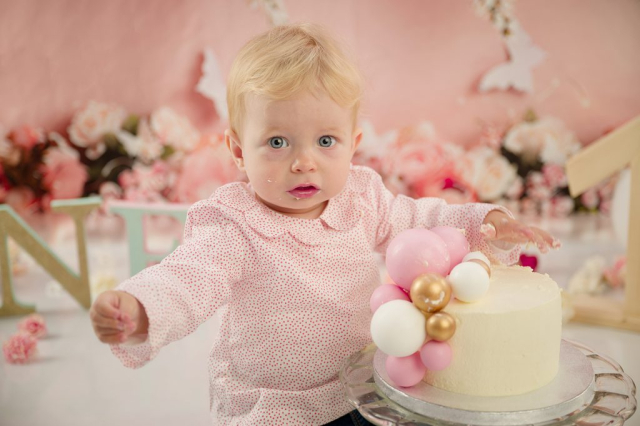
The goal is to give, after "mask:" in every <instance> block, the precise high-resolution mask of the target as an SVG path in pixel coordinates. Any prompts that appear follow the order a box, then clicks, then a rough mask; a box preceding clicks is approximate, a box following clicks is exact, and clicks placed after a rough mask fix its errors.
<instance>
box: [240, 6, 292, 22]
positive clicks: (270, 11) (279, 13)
mask: <svg viewBox="0 0 640 426" xmlns="http://www.w3.org/2000/svg"><path fill="white" fill-rule="evenodd" d="M248 3H249V7H250V8H251V9H255V8H256V7H257V6H258V4H260V5H261V6H262V8H263V9H264V11H265V12H266V14H267V16H268V17H269V21H270V22H271V25H273V26H277V25H284V24H287V23H288V22H289V15H288V14H287V11H286V10H285V7H284V1H283V0H248Z"/></svg>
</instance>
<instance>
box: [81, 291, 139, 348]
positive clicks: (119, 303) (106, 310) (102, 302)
mask: <svg viewBox="0 0 640 426" xmlns="http://www.w3.org/2000/svg"><path fill="white" fill-rule="evenodd" d="M89 316H90V317H91V324H92V325H93V330H94V331H95V333H96V336H98V339H100V341H101V342H103V343H110V344H117V343H123V342H125V341H126V340H127V339H128V338H129V337H130V336H132V335H134V334H146V333H147V329H148V327H149V320H148V319H147V313H146V312H145V310H144V307H143V306H142V304H141V303H140V302H139V301H138V299H136V298H135V297H134V296H132V295H130V294H129V293H126V292H124V291H117V290H108V291H105V292H104V293H102V294H100V295H99V296H98V297H97V298H96V300H95V301H94V302H93V305H92V306H91V311H90V312H89Z"/></svg>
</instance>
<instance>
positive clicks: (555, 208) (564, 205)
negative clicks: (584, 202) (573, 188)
mask: <svg viewBox="0 0 640 426" xmlns="http://www.w3.org/2000/svg"><path fill="white" fill-rule="evenodd" d="M574 207H575V203H574V202H573V198H571V197H565V196H557V197H553V199H552V212H553V216H554V217H567V216H569V215H570V214H571V212H573V208H574Z"/></svg>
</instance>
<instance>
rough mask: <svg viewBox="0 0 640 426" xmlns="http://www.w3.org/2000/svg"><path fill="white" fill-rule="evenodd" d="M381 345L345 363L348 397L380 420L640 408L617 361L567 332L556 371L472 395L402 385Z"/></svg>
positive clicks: (498, 419) (491, 419)
mask: <svg viewBox="0 0 640 426" xmlns="http://www.w3.org/2000/svg"><path fill="white" fill-rule="evenodd" d="M385 358H386V355H384V354H383V353H382V352H380V351H378V350H377V348H376V347H375V345H371V346H369V347H367V348H365V349H364V350H362V351H360V352H358V353H356V354H354V355H352V356H351V357H349V359H347V361H346V362H345V364H344V366H343V368H342V370H341V371H340V379H341V381H342V383H343V385H344V386H345V389H346V394H347V398H348V399H349V401H350V402H351V404H353V405H354V406H355V407H356V408H357V409H358V410H359V411H360V413H361V414H362V415H363V416H364V417H365V418H366V419H367V420H369V421H370V422H372V423H374V424H378V425H384V426H390V425H405V426H409V425H411V426H419V425H436V426H437V425H448V426H452V425H474V426H486V425H492V426H501V425H503V426H504V425H523V424H526V425H536V426H541V425H552V424H554V425H580V426H592V425H599V426H600V425H601V426H605V425H606V426H616V425H622V424H623V423H624V422H625V420H626V419H628V418H629V417H631V415H632V414H633V413H634V412H635V410H636V406H637V402H636V398H635V395H636V387H635V384H634V383H633V381H632V380H631V378H630V377H629V376H628V375H626V374H625V373H624V371H623V370H622V368H621V367H620V365H619V364H618V363H616V362H615V361H613V360H612V359H610V358H608V357H606V356H603V355H599V354H597V353H595V352H594V351H592V350H591V349H589V348H587V347H585V346H584V345H582V344H580V343H577V342H572V341H567V340H563V342H562V345H561V353H560V371H559V373H558V376H556V378H555V379H554V380H553V381H552V382H551V383H549V384H548V385H546V386H545V387H543V388H541V389H538V390H536V391H534V392H531V393H528V394H524V395H519V396H513V397H474V396H469V395H461V394H456V393H452V392H447V391H444V390H441V389H438V388H435V387H433V386H430V385H428V384H426V383H420V384H418V385H416V386H415V387H413V388H398V387H395V385H393V383H392V382H391V381H390V380H389V379H388V376H387V375H386V372H385V371H384V360H385Z"/></svg>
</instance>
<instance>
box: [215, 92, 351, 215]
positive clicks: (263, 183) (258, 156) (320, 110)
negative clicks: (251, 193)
mask: <svg viewBox="0 0 640 426" xmlns="http://www.w3.org/2000/svg"><path fill="white" fill-rule="evenodd" d="M361 136H362V132H361V131H360V130H359V129H356V130H354V128H353V119H352V113H351V110H350V109H348V108H343V107H341V106H339V105H338V104H336V103H335V102H334V101H333V100H332V99H331V98H330V97H329V96H328V95H326V94H324V93H323V94H321V95H319V96H318V97H316V96H314V95H313V94H312V93H310V92H304V93H301V94H299V95H297V96H296V97H294V98H291V99H287V100H282V101H270V102H269V100H268V99H267V98H265V97H262V96H258V95H249V96H248V97H247V99H246V114H245V117H244V122H243V127H242V140H239V139H238V136H237V135H235V134H234V133H233V132H231V131H227V133H226V141H227V145H228V146H229V148H230V150H231V153H232V155H233V157H234V159H235V161H236V164H238V166H239V167H240V169H241V170H245V171H246V173H247V176H248V177H249V181H250V182H251V186H252V187H253V189H254V190H255V193H256V196H257V198H258V199H259V200H260V201H261V202H263V203H264V204H265V205H267V206H268V207H270V208H271V209H273V210H275V211H277V212H280V213H282V214H285V215H289V216H295V217H302V218H317V217H318V216H320V214H321V213H322V211H323V210H324V208H325V206H326V204H327V201H328V200H329V199H330V198H332V197H334V196H336V195H338V194H339V193H340V191H342V189H343V188H344V186H345V183H346V181H347V176H348V174H349V168H350V163H351V158H352V157H353V154H354V152H355V150H356V148H357V147H358V144H359V143H360V138H361Z"/></svg>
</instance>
